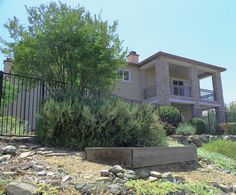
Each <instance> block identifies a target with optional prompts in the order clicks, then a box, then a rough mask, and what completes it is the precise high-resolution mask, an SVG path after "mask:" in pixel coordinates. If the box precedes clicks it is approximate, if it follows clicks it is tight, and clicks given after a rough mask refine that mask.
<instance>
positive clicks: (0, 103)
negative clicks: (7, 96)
mask: <svg viewBox="0 0 236 195" xmlns="http://www.w3.org/2000/svg"><path fill="white" fill-rule="evenodd" d="M2 86H3V71H0V108H1V106H2V91H3V90H2Z"/></svg>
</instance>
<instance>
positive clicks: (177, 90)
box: [170, 84, 191, 97]
mask: <svg viewBox="0 0 236 195" xmlns="http://www.w3.org/2000/svg"><path fill="white" fill-rule="evenodd" d="M170 94H171V95H176V96H184V97H191V87H190V86H180V85H173V84H171V85H170Z"/></svg>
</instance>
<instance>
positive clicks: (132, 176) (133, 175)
mask: <svg viewBox="0 0 236 195" xmlns="http://www.w3.org/2000/svg"><path fill="white" fill-rule="evenodd" d="M124 178H127V179H138V175H137V174H136V173H135V172H134V171H133V170H127V171H125V173H124Z"/></svg>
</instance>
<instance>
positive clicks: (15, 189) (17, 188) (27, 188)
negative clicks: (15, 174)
mask: <svg viewBox="0 0 236 195" xmlns="http://www.w3.org/2000/svg"><path fill="white" fill-rule="evenodd" d="M35 191H36V186H35V185H33V184H28V183H21V182H11V183H9V184H8V185H7V187H6V192H7V194H8V195H33V194H35Z"/></svg>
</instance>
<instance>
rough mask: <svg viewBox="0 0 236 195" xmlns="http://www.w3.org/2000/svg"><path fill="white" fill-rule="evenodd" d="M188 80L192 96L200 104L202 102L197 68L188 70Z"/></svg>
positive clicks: (192, 67)
mask: <svg viewBox="0 0 236 195" xmlns="http://www.w3.org/2000/svg"><path fill="white" fill-rule="evenodd" d="M188 80H189V83H190V87H191V90H190V92H191V93H190V94H191V97H192V98H193V99H194V100H195V101H197V102H199V100H200V83H199V79H198V69H197V68H196V67H195V66H191V67H189V68H188Z"/></svg>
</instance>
